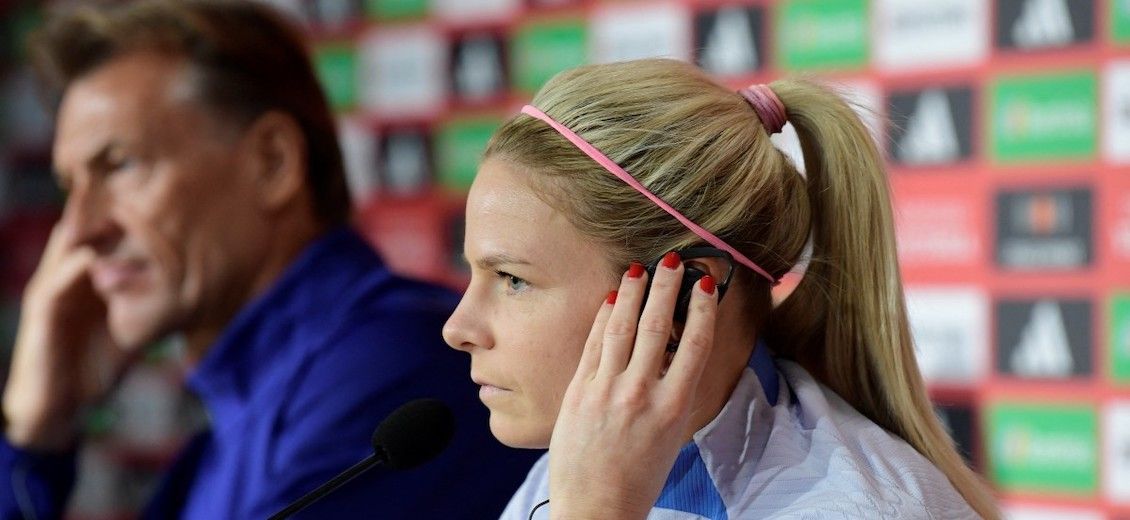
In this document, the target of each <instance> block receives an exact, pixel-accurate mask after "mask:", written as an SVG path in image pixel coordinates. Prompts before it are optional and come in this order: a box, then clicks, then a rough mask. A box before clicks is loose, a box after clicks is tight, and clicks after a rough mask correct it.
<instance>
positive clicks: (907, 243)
mask: <svg viewBox="0 0 1130 520" xmlns="http://www.w3.org/2000/svg"><path fill="white" fill-rule="evenodd" d="M978 203H979V201H978V200H977V199H974V198H971V197H968V196H965V194H959V193H954V194H949V195H945V194H911V193H899V194H898V195H897V196H896V197H895V204H897V205H898V206H897V207H898V211H897V212H896V218H897V219H898V220H897V225H896V226H895V232H896V233H897V238H898V248H899V249H898V252H899V263H900V264H902V265H903V266H905V267H942V266H955V265H960V266H974V265H977V264H979V263H980V262H981V255H982V251H983V249H982V245H981V239H980V233H981V231H980V224H979V223H978V220H977V218H976V217H975V215H977V214H978V211H979V207H978V206H979V204H978Z"/></svg>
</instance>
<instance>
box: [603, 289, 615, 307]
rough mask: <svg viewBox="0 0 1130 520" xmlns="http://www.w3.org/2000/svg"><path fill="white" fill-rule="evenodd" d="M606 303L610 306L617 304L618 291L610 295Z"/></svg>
mask: <svg viewBox="0 0 1130 520" xmlns="http://www.w3.org/2000/svg"><path fill="white" fill-rule="evenodd" d="M604 301H606V302H608V303H609V304H613V303H616V291H612V292H610V293H608V298H607V299H605V300H604Z"/></svg>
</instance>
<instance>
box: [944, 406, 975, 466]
mask: <svg viewBox="0 0 1130 520" xmlns="http://www.w3.org/2000/svg"><path fill="white" fill-rule="evenodd" d="M934 411H935V412H936V413H937V415H938V419H939V420H940V421H941V422H942V426H944V427H945V428H946V432H948V433H949V434H950V437H951V438H953V442H954V444H955V445H956V447H957V451H958V452H959V453H961V457H962V458H964V459H965V462H966V463H967V464H970V465H972V464H973V461H974V457H973V438H974V432H976V431H977V430H976V428H975V427H974V423H973V421H974V417H975V416H976V411H975V410H974V409H973V406H972V405H967V404H947V405H940V406H938V407H936V408H935V409H934Z"/></svg>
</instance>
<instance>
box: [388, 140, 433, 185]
mask: <svg viewBox="0 0 1130 520" xmlns="http://www.w3.org/2000/svg"><path fill="white" fill-rule="evenodd" d="M431 156H432V155H431V143H430V142H429V139H428V134H427V133H426V132H424V131H422V130H398V131H394V132H389V133H387V134H385V135H384V136H382V138H381V145H380V161H379V165H380V167H379V169H378V172H380V184H381V190H382V191H384V192H385V193H388V194H391V195H410V194H413V193H418V192H421V191H423V190H424V189H425V188H426V187H427V185H428V183H429V182H430V181H431V178H432V163H431Z"/></svg>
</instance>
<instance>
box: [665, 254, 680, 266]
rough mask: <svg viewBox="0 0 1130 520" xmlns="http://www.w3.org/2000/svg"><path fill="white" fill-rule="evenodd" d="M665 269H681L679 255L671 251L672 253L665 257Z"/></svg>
mask: <svg viewBox="0 0 1130 520" xmlns="http://www.w3.org/2000/svg"><path fill="white" fill-rule="evenodd" d="M663 267H666V268H668V269H674V268H676V267H679V253H676V252H674V251H671V252H670V253H667V254H665V255H663Z"/></svg>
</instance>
